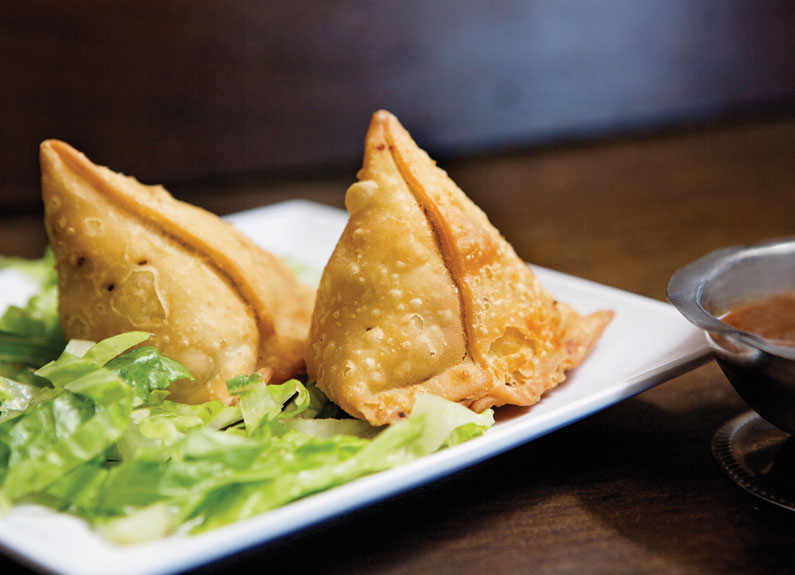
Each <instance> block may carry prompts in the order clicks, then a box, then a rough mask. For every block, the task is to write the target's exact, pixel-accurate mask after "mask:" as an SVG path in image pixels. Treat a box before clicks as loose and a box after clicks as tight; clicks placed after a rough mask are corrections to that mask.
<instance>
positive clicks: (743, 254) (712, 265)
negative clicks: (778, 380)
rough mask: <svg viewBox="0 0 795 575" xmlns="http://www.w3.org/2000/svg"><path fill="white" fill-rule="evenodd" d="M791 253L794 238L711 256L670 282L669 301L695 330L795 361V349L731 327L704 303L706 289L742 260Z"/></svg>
mask: <svg viewBox="0 0 795 575" xmlns="http://www.w3.org/2000/svg"><path fill="white" fill-rule="evenodd" d="M788 252H791V253H793V256H795V236H789V237H786V238H778V239H773V240H767V241H764V242H759V243H754V244H745V245H736V246H730V247H726V248H721V249H718V250H715V251H713V252H710V253H708V254H707V255H705V256H702V257H700V258H699V259H697V260H695V261H693V262H691V263H689V264H687V265H685V266H683V267H681V268H679V269H678V270H676V272H674V274H673V275H672V276H671V279H670V280H669V282H668V288H667V296H668V301H670V302H671V303H672V304H673V305H674V306H675V307H676V308H677V309H678V310H679V312H680V313H681V314H682V315H683V316H685V318H686V319H687V320H688V321H690V323H692V324H693V325H695V326H696V327H699V328H701V329H703V330H705V331H708V332H710V333H717V334H720V335H724V336H729V337H733V338H736V339H739V340H740V341H742V342H744V343H745V344H747V345H750V346H752V347H755V348H757V349H760V350H762V351H765V352H767V353H769V354H772V355H776V356H779V357H784V358H787V359H792V360H795V347H791V346H785V345H778V344H776V343H774V342H772V341H770V340H767V339H764V338H763V337H761V336H758V335H756V334H754V333H751V332H748V331H744V330H741V329H737V328H736V327H733V326H730V325H729V324H727V323H724V322H722V321H721V320H720V319H718V318H717V317H715V316H714V315H712V314H711V313H710V312H708V311H707V310H706V309H705V308H704V306H703V305H702V303H701V300H702V296H703V293H704V288H705V286H706V285H708V284H709V283H710V282H711V281H712V280H714V279H716V278H717V277H719V276H720V275H721V274H722V273H723V272H725V271H726V270H727V269H729V268H730V267H732V266H733V265H734V264H735V263H737V262H739V261H740V260H742V259H745V258H748V257H754V256H761V255H767V254H775V253H788Z"/></svg>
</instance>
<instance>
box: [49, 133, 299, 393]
mask: <svg viewBox="0 0 795 575" xmlns="http://www.w3.org/2000/svg"><path fill="white" fill-rule="evenodd" d="M40 160H41V171H42V195H43V199H44V208H45V227H46V229H47V233H48V235H49V238H50V245H51V246H52V250H53V252H54V254H55V261H56V267H57V270H58V281H59V283H58V288H59V316H60V319H61V325H62V327H63V330H64V333H65V335H66V336H67V337H68V338H77V339H89V340H99V339H102V338H105V337H108V336H111V335H115V334H117V333H121V332H124V331H130V330H142V331H148V332H151V333H153V334H154V337H153V338H152V339H150V340H149V341H148V342H147V344H151V345H155V346H156V347H158V348H159V349H160V350H161V351H162V352H163V353H164V354H165V355H167V356H169V357H171V358H173V359H175V360H177V361H179V362H181V363H183V364H184V365H185V366H186V367H187V368H188V369H189V371H190V372H191V373H192V374H193V375H194V377H195V378H196V380H195V381H194V382H189V381H182V382H177V383H175V384H174V385H172V388H171V395H170V399H174V400H176V401H182V402H187V403H197V402H203V401H208V400H211V399H220V400H224V401H229V399H230V396H229V394H228V392H227V389H226V380H227V379H229V378H231V377H234V376H236V375H239V374H242V373H252V372H253V371H255V370H257V371H260V372H261V373H262V374H263V375H264V376H265V379H266V380H269V381H271V382H273V383H278V382H281V381H284V380H286V379H288V378H290V377H292V376H294V375H296V374H300V373H302V372H303V371H304V367H305V366H304V361H303V356H304V354H305V351H306V350H305V346H306V338H307V334H308V331H309V320H310V317H311V313H312V304H313V302H314V290H312V289H311V288H308V287H306V286H303V285H301V284H299V283H298V282H297V281H296V279H295V278H294V276H293V274H292V272H291V271H290V270H289V269H288V268H287V266H286V265H285V264H284V263H283V262H281V261H280V260H279V259H278V258H276V257H275V256H273V255H271V254H269V253H267V252H265V251H264V250H262V249H260V248H259V247H258V246H256V245H255V244H254V243H253V242H252V241H251V240H250V239H248V238H247V237H245V236H244V235H243V234H242V233H240V232H239V231H237V230H236V229H235V228H234V227H232V226H231V225H230V224H228V223H226V222H224V221H222V220H221V219H220V218H218V217H217V216H215V215H214V214H211V213H209V212H207V211H205V210H203V209H200V208H198V207H195V206H192V205H189V204H186V203H184V202H180V201H178V200H176V199H174V198H173V197H172V196H171V195H170V194H169V193H168V192H167V191H166V190H165V189H163V188H162V187H160V186H146V185H143V184H141V183H139V182H138V181H137V180H136V179H134V178H132V177H128V176H125V175H122V174H118V173H115V172H113V171H111V170H109V169H108V168H105V167H101V166H96V165H94V164H93V163H91V162H90V161H89V160H88V158H86V156H85V155H83V154H81V153H80V152H78V151H77V150H75V149H74V148H72V147H70V146H69V145H68V144H65V143H64V142H60V141H57V140H47V141H45V142H44V143H42V145H41V149H40Z"/></svg>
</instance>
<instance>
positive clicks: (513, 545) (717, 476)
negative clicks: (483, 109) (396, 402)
mask: <svg viewBox="0 0 795 575" xmlns="http://www.w3.org/2000/svg"><path fill="white" fill-rule="evenodd" d="M362 123H364V122H362ZM408 128H409V129H411V128H412V126H411V125H410V124H409V125H408ZM420 143H422V142H420ZM106 159H107V161H108V163H110V164H111V165H113V161H112V158H106ZM793 160H795V118H792V117H791V116H790V117H787V116H782V117H778V118H774V119H768V120H765V121H754V122H741V123H735V124H728V125H722V126H715V127H712V128H702V129H692V130H684V131H682V130H680V131H671V132H666V133H658V134H656V135H648V136H643V137H620V138H615V139H612V140H605V141H601V142H591V143H588V144H583V145H568V146H559V147H551V148H541V149H531V150H526V151H523V152H522V151H516V152H512V153H509V154H499V155H492V156H480V157H471V158H469V159H460V160H458V161H455V162H452V163H447V164H445V165H444V166H443V167H445V168H447V169H448V171H449V172H450V174H451V175H452V176H453V177H454V178H455V179H456V180H457V181H458V182H459V184H460V185H461V187H462V188H463V189H464V190H465V191H466V192H467V193H468V194H469V195H470V196H471V197H472V198H473V199H474V200H475V201H476V202H478V203H479V204H480V205H481V206H482V207H483V208H484V209H485V210H486V212H487V213H488V214H489V216H490V217H491V219H492V221H493V222H494V223H495V224H496V225H497V226H498V227H499V228H500V229H501V230H502V231H503V232H504V234H505V235H506V237H508V239H509V240H511V241H512V242H513V244H514V245H515V247H516V248H517V251H518V252H519V253H520V255H522V256H523V257H524V258H525V259H527V260H529V261H531V262H534V263H537V264H540V265H544V266H548V267H551V268H555V269H559V270H562V271H565V272H567V273H572V274H575V275H578V276H582V277H586V278H590V279H593V280H596V281H599V282H602V283H606V284H609V285H613V286H617V287H620V288H623V289H626V290H629V291H632V292H636V293H640V294H643V295H646V296H649V297H653V298H657V299H663V298H664V294H665V285H666V283H667V281H668V278H669V277H670V275H671V274H672V273H673V271H674V270H675V269H677V268H678V267H680V266H681V265H683V264H685V263H687V262H689V261H691V260H693V259H695V258H697V257H699V256H700V255H702V254H704V253H706V252H708V251H710V250H712V249H714V248H717V247H721V246H726V245H731V244H736V243H745V242H753V241H757V240H764V239H769V238H772V237H777V236H783V235H793V234H795V170H793ZM353 179H354V173H353V172H350V173H348V172H339V173H327V174H325V175H322V176H319V175H315V176H313V177H309V178H305V179H297V180H291V179H270V180H263V181H259V182H256V181H253V180H250V179H246V180H244V181H241V180H229V181H216V182H214V183H212V184H207V185H204V186H194V187H190V188H187V187H186V188H178V189H176V190H174V191H175V193H176V194H177V195H179V196H190V197H191V198H192V199H193V200H194V201H196V202H197V203H200V204H202V205H204V206H206V207H208V208H211V209H213V210H215V211H217V212H221V213H223V212H229V211H234V210H238V209H244V208H247V207H253V206H256V205H261V204H265V203H270V202H274V201H279V200H283V199H288V198H294V197H303V198H310V199H314V200H317V201H321V202H325V203H328V204H331V205H336V206H341V205H342V201H343V197H344V192H345V189H346V187H347V185H348V184H349V183H351V182H352V181H353ZM43 245H44V238H43V232H42V231H41V225H40V216H39V215H38V214H35V213H30V214H26V215H25V214H22V215H19V214H18V215H16V216H13V217H5V218H4V219H3V220H2V222H0V246H2V251H3V252H5V253H17V254H26V255H31V256H32V255H38V254H39V253H40V252H41V249H42V248H43ZM745 409H746V407H745V405H744V404H743V402H742V401H741V400H740V399H739V397H738V396H737V394H736V393H735V392H734V390H733V389H732V388H731V386H730V385H729V384H728V383H727V381H726V379H725V378H724V376H723V375H722V373H721V372H720V371H719V369H718V368H717V367H716V365H715V364H714V363H712V362H710V363H708V364H706V365H704V366H702V367H700V368H698V369H696V370H694V371H692V372H690V373H688V374H685V375H682V376H680V377H677V378H675V379H673V380H671V381H668V382H666V383H663V384H661V385H659V386H657V387H655V388H654V389H652V390H650V391H647V392H645V393H643V394H640V395H639V396H637V397H635V398H632V399H629V400H626V401H624V402H622V403H620V404H617V405H615V406H613V407H611V408H609V409H606V410H604V411H602V412H600V413H597V414H595V415H593V416H591V417H588V418H587V419H585V420H582V421H580V422H578V423H575V424H573V425H571V426H569V427H566V428H564V429H561V430H559V431H556V432H554V433H552V434H550V435H548V436H546V437H543V438H541V439H538V440H536V441H533V442H531V443H529V444H526V445H524V446H521V447H518V448H516V449H513V450H511V451H509V452H507V453H505V454H502V455H500V456H497V457H495V458H493V459H490V460H488V461H485V462H483V463H481V464H479V465H476V466H474V467H472V468H469V469H466V470H464V471H461V472H459V473H456V474H454V475H452V476H450V477H447V478H444V479H441V480H439V481H436V482H434V483H431V484H429V485H426V486H424V487H422V488H419V489H415V490H413V491H411V492H409V493H405V494H403V495H400V496H397V497H394V498H392V499H389V500H386V501H384V502H381V503H378V504H376V505H373V506H370V507H367V508H365V509H361V510H358V511H355V512H353V513H350V514H348V515H345V516H343V517H339V518H336V519H333V520H331V521H326V522H324V523H322V524H319V525H317V526H314V527H311V528H309V529H305V530H303V531H301V532H298V533H295V534H291V535H288V536H286V537H284V538H282V539H280V540H278V541H275V542H272V543H269V544H267V545H262V546H259V547H256V548H253V549H250V550H248V551H246V552H244V553H241V554H239V555H235V556H233V557H229V558H226V559H223V560H221V561H219V562H217V563H214V564H212V565H208V566H205V567H204V568H202V569H200V570H198V571H194V572H199V573H206V574H210V573H249V572H250V573H261V572H264V571H266V570H267V571H268V572H278V573H392V574H402V573H406V574H408V573H436V574H440V575H444V574H450V575H463V574H469V573H472V574H482V573H484V572H486V573H491V574H495V575H497V574H500V575H501V574H505V575H508V574H514V573H560V574H569V573H649V574H652V573H653V574H658V573H659V574H699V573H705V574H707V573H708V574H717V573H722V574H724V573H729V574H732V573H737V574H740V573H742V574H747V573H760V574H761V573H782V574H784V573H791V572H792V569H793V565H795V545H793V541H795V514H793V513H789V512H784V511H780V510H778V509H776V508H773V507H771V506H769V505H767V504H765V503H764V502H762V501H760V500H757V499H755V498H753V497H752V496H750V495H748V494H746V493H745V492H744V491H742V490H741V489H739V488H738V487H736V486H735V485H734V484H733V483H732V482H731V481H730V480H729V479H727V478H726V477H725V476H724V475H723V474H722V472H721V471H720V470H719V469H718V468H717V466H716V465H715V464H714V462H713V460H712V458H711V454H710V440H711V438H712V435H713V434H714V432H715V431H716V430H717V428H718V427H719V426H720V425H722V424H723V423H724V422H726V421H727V420H728V419H730V418H731V417H732V416H734V415H736V414H739V413H741V412H743V411H744V410H745ZM12 565H13V561H11V560H9V559H0V568H2V570H3V571H6V570H10V568H11V566H12Z"/></svg>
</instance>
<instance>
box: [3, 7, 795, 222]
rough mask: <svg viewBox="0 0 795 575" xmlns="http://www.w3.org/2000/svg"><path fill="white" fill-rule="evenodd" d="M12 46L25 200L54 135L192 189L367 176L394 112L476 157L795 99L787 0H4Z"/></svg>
mask: <svg viewBox="0 0 795 575" xmlns="http://www.w3.org/2000/svg"><path fill="white" fill-rule="evenodd" d="M0 46H1V48H2V49H1V50H0V58H1V59H0V210H3V212H5V213H10V212H12V211H17V210H37V209H39V198H38V193H39V191H38V186H39V184H38V178H39V175H38V165H37V147H38V144H39V142H40V141H41V140H42V139H45V138H60V139H63V140H66V141H68V142H70V143H71V144H73V145H74V146H75V147H77V148H78V149H80V150H82V151H84V152H85V153H86V154H87V155H88V156H89V157H90V158H92V159H93V160H94V161H96V162H97V163H101V164H105V165H109V166H110V167H112V168H114V169H116V170H118V171H123V172H125V173H128V174H133V175H135V176H137V177H138V178H139V179H141V180H142V181H144V182H147V183H165V184H166V185H170V186H176V188H177V189H178V190H189V189H191V187H192V186H199V185H201V184H202V182H207V181H211V182H217V181H219V180H222V179H223V178H228V177H230V176H231V177H234V178H238V181H239V180H240V179H241V178H242V179H244V180H245V179H256V178H273V177H287V178H301V177H306V176H311V175H312V174H319V173H320V174H326V173H329V172H334V171H335V170H337V171H342V170H344V171H345V173H347V174H348V175H349V176H348V177H349V179H353V176H354V172H353V171H355V169H356V167H357V166H358V164H359V161H360V156H361V149H362V139H363V136H364V131H365V129H366V126H367V123H368V120H369V117H370V114H371V113H372V112H373V111H374V110H376V109H378V108H386V109H389V110H391V111H392V112H394V113H395V114H397V115H398V117H399V118H400V119H401V120H402V121H403V123H404V124H405V125H406V126H407V127H408V129H409V130H410V131H411V132H412V133H413V135H414V136H415V138H416V139H417V140H418V141H420V142H421V143H422V144H423V146H425V147H426V148H427V149H429V150H430V151H431V152H432V154H435V155H436V156H441V157H443V158H456V157H464V156H468V155H472V154H482V153H493V152H495V151H504V150H510V149H527V148H532V147H536V146H539V147H540V146H548V145H550V144H560V143H561V142H577V141H583V140H587V141H592V140H593V139H596V138H604V137H606V136H611V137H615V136H616V135H621V134H627V133H633V134H638V133H647V132H654V131H660V130H669V129H679V128H682V127H688V126H694V125H703V124H715V123H721V122H730V121H737V120H738V119H739V120H742V119H743V118H747V117H755V118H758V117H759V116H760V115H762V116H765V117H774V118H775V117H778V116H786V117H791V114H792V110H793V102H795V3H794V2H792V1H786V0H746V1H727V0H648V1H640V2H638V1H636V0H603V1H600V2H593V1H590V0H539V1H530V0H525V1H516V0H511V1H504V2H485V1H473V0H464V1H438V2H425V1H414V0H412V1H399V2H398V1H395V2H369V1H360V0H351V1H345V2H321V1H317V0H315V1H310V0H298V1H295V2H290V3H276V2H243V1H238V0H228V1H225V2H219V1H216V2H211V1H206V0H172V1H170V2H159V1H157V2H156V1H152V0H142V1H137V2H119V1H106V0H103V1H99V0H96V1H85V0H77V1H71V2H56V1H54V0H31V1H26V2H18V3H16V2H14V3H12V2H5V3H2V8H0ZM342 191H344V190H342ZM342 191H341V192H342Z"/></svg>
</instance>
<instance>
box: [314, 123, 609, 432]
mask: <svg viewBox="0 0 795 575" xmlns="http://www.w3.org/2000/svg"><path fill="white" fill-rule="evenodd" d="M358 180H359V181H358V182H357V183H355V184H353V185H352V186H351V187H350V188H349V189H348V191H347V194H346V197H345V203H346V207H347V209H348V212H349V214H350V217H349V220H348V224H347V226H346V228H345V230H344V232H343V234H342V236H341V238H340V240H339V242H338V244H337V246H336V247H335V249H334V252H333V255H332V256H331V259H330V260H329V262H328V264H327V265H326V267H325V269H324V271H323V275H322V278H321V281H320V286H319V288H318V292H317V300H316V303H315V309H314V313H313V317H312V326H311V329H310V353H309V356H308V358H307V369H308V373H309V375H310V377H312V378H314V379H315V380H316V381H317V383H318V386H319V387H320V388H321V389H322V390H323V391H324V392H325V393H326V394H327V395H328V396H329V397H330V398H331V399H332V400H333V401H334V402H336V403H337V404H338V405H340V406H341V407H342V408H343V409H344V410H345V411H347V412H348V413H349V414H351V415H353V416H355V417H358V418H362V419H366V420H367V421H369V422H370V423H372V424H374V425H381V424H386V423H392V422H395V421H398V420H399V419H401V418H403V417H405V416H406V415H407V414H409V413H410V412H411V409H412V406H413V405H414V401H415V399H416V397H417V395H418V394H420V393H423V392H427V393H431V394H434V395H437V396H440V397H443V398H446V399H449V400H452V401H456V402H459V403H461V404H463V405H465V406H467V407H469V408H471V409H473V410H475V411H481V410H483V409H486V408H488V407H491V406H500V405H505V404H511V405H522V406H527V405H532V404H534V403H536V402H537V401H538V400H539V398H540V397H541V395H542V394H543V393H544V392H545V391H546V390H549V389H550V388H552V387H554V386H555V385H557V384H558V383H560V382H561V381H562V380H563V379H564V378H565V372H566V370H568V369H571V368H573V367H575V366H576V365H578V364H580V363H581V362H582V361H583V359H584V358H585V357H586V355H587V354H588V353H589V351H590V350H591V348H592V346H593V345H594V343H595V342H596V340H597V339H598V338H599V336H600V335H601V333H602V331H603V329H604V328H605V326H606V325H607V324H608V323H609V321H610V319H611V317H612V312H610V311H599V312H596V313H594V314H592V315H589V316H587V317H582V316H580V315H578V314H577V313H576V312H575V311H574V310H573V309H572V308H570V307H569V306H567V305H566V304H564V303H561V302H558V301H556V300H555V299H554V298H553V297H552V295H551V294H550V293H549V292H548V291H547V290H546V289H545V288H544V287H543V286H542V285H541V284H540V283H539V281H538V280H537V278H536V277H535V275H534V274H533V272H532V271H531V270H530V268H529V267H528V266H527V264H526V263H525V262H523V261H522V260H520V259H519V257H518V256H517V255H516V253H515V252H514V250H513V248H512V247H511V246H510V244H508V242H507V241H506V240H505V239H504V238H503V237H502V236H501V235H500V233H499V232H498V231H497V230H496V229H495V228H494V227H493V226H492V224H491V223H490V222H489V220H488V219H487V217H486V215H485V214H484V213H483V212H482V211H481V210H480V209H479V208H478V207H477V206H475V204H474V203H473V202H472V201H471V200H470V199H469V198H467V197H466V196H465V195H464V193H463V192H462V191H461V190H460V189H459V188H458V187H457V186H456V185H455V183H454V182H453V181H452V180H451V179H450V178H449V177H448V176H447V174H446V173H445V172H444V171H443V170H441V169H440V168H438V167H436V165H435V163H434V162H433V160H431V159H430V158H429V157H428V155H427V154H426V153H425V152H424V151H423V150H421V149H420V148H419V147H418V146H417V145H416V144H415V142H414V141H413V140H412V139H411V136H410V135H409V134H408V132H407V131H406V130H405V129H404V128H403V127H402V126H401V125H400V123H399V122H398V120H397V119H396V118H395V117H394V116H392V115H391V114H389V113H388V112H385V111H380V112H377V113H376V114H375V115H374V116H373V118H372V121H371V123H370V128H369V130H368V132H367V137H366V141H365V152H364V163H363V167H362V169H361V171H360V172H359V174H358Z"/></svg>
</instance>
